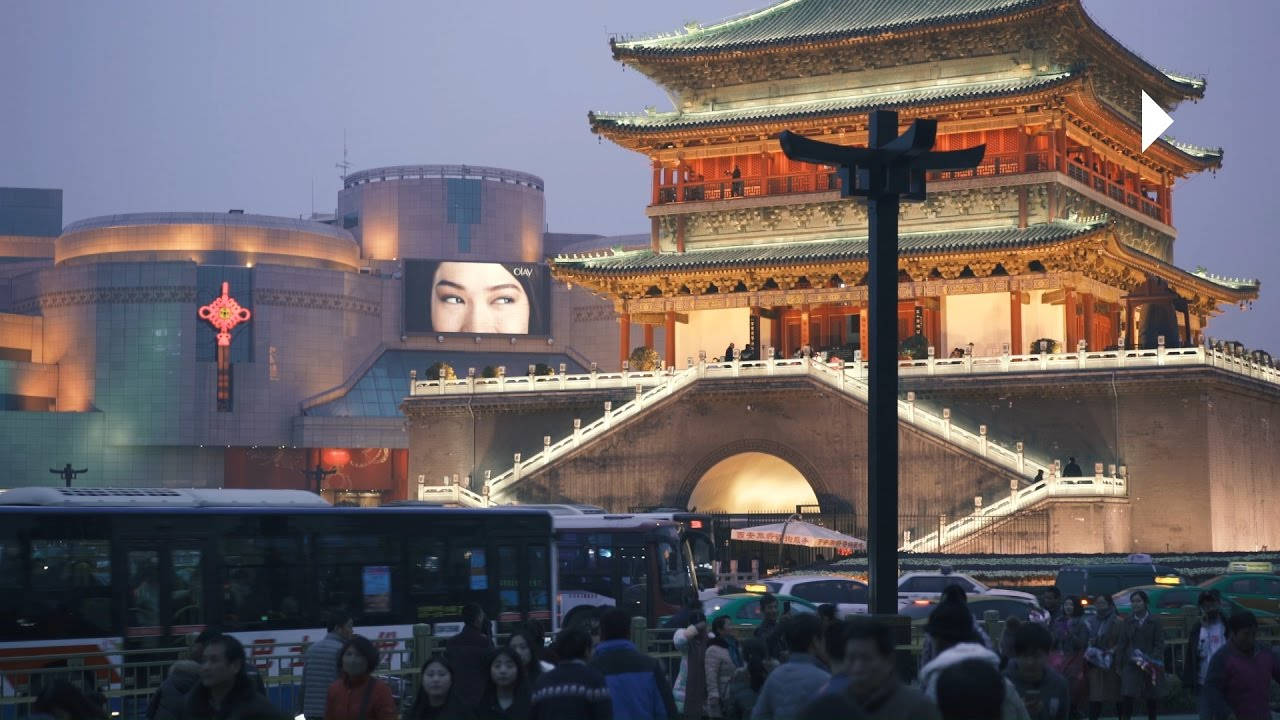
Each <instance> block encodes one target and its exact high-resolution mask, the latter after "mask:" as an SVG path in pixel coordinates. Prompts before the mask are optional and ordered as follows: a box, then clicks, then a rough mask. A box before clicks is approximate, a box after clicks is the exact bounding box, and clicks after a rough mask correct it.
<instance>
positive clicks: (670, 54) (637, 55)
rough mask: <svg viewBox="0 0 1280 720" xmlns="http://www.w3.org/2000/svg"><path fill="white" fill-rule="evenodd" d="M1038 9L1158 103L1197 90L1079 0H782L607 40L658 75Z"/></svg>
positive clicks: (624, 58) (1001, 19)
mask: <svg viewBox="0 0 1280 720" xmlns="http://www.w3.org/2000/svg"><path fill="white" fill-rule="evenodd" d="M1036 15H1044V16H1046V17H1049V18H1051V19H1052V20H1053V21H1054V22H1062V23H1066V24H1068V25H1069V26H1072V27H1075V28H1078V29H1079V30H1081V31H1083V34H1084V35H1086V36H1087V37H1086V38H1085V39H1086V40H1087V41H1088V42H1089V45H1090V47H1091V48H1092V49H1093V50H1095V51H1096V52H1098V53H1101V54H1105V55H1107V56H1110V57H1111V58H1112V59H1115V60H1119V61H1121V62H1123V63H1124V64H1125V65H1126V66H1127V69H1128V70H1129V71H1130V72H1133V73H1137V74H1139V75H1141V76H1142V77H1143V78H1144V79H1146V80H1147V81H1148V82H1152V83H1156V84H1157V86H1158V87H1157V88H1153V90H1154V91H1155V92H1154V93H1153V97H1154V95H1155V94H1159V95H1161V96H1162V97H1156V98H1155V99H1156V100H1157V102H1161V104H1164V105H1166V108H1169V107H1171V106H1172V105H1173V104H1176V102H1177V99H1192V98H1199V97H1202V96H1203V95H1204V88H1205V81H1204V79H1203V78H1197V77H1192V76H1188V75H1185V74H1181V73H1174V72H1170V71H1166V70H1162V69H1160V68H1158V67H1156V66H1154V65H1152V64H1151V63H1149V62H1147V61H1146V60H1144V59H1143V58H1142V57H1140V56H1139V55H1137V54H1136V53H1134V52H1133V51H1131V50H1129V49H1128V48H1126V47H1125V46H1124V45H1122V44H1121V43H1119V42H1118V41H1116V39H1115V38H1113V37H1111V36H1110V35H1109V34H1107V32H1106V31H1104V30H1103V29H1102V28H1101V27H1099V26H1098V25H1097V23H1095V22H1093V20H1092V19H1091V18H1089V16H1088V14H1087V13H1085V12H1084V8H1083V7H1082V5H1081V3H1080V0H784V1H783V2H778V3H776V4H774V5H771V6H769V7H767V8H765V9H763V10H759V11H756V12H750V13H746V14H743V15H739V16H737V17H734V18H730V19H728V20H725V21H722V22H718V23H715V24H713V25H708V26H706V27H701V26H699V25H696V24H691V25H689V26H687V27H686V28H685V30H684V31H683V32H676V33H666V34H661V35H652V36H647V37H640V38H635V39H628V40H622V41H617V40H615V41H614V42H612V43H611V44H612V46H613V54H614V58H616V59H617V60H619V61H621V62H624V63H626V64H628V65H632V66H633V67H635V68H636V69H638V70H640V71H641V72H644V73H645V74H647V75H650V76H651V77H653V78H654V79H655V80H657V81H658V82H663V75H664V73H663V72H662V70H661V66H662V65H664V64H665V65H670V64H672V63H674V62H679V61H681V60H688V59H693V58H697V59H703V60H705V59H707V58H708V57H712V56H724V55H730V54H733V55H738V56H741V55H743V54H744V53H752V52H758V51H768V50H773V49H777V48H783V47H794V46H812V47H818V46H826V45H832V44H840V43H849V42H866V41H876V40H880V39H888V38H893V37H901V36H903V35H906V34H922V33H928V32H935V31H945V30H950V29H959V28H964V27H978V26H981V25H983V24H990V23H993V22H996V23H1008V22H1009V21H1011V20H1018V19H1024V18H1031V17H1033V16H1036Z"/></svg>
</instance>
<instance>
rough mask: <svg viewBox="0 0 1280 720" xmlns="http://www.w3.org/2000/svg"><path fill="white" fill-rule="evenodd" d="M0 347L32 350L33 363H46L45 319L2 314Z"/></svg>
mask: <svg viewBox="0 0 1280 720" xmlns="http://www.w3.org/2000/svg"><path fill="white" fill-rule="evenodd" d="M0 347H3V348H13V349H15V350H30V351H31V362H33V363H42V362H44V318H42V317H40V316H39V315H13V314H10V313H0Z"/></svg>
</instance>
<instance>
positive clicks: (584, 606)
mask: <svg viewBox="0 0 1280 720" xmlns="http://www.w3.org/2000/svg"><path fill="white" fill-rule="evenodd" d="M552 520H553V523H554V526H555V536H556V577H555V584H556V587H557V588H558V594H557V603H556V617H557V620H558V621H559V624H561V625H565V626H567V625H572V624H574V623H575V622H576V620H577V617H578V616H579V615H580V614H582V613H591V612H597V611H598V610H599V609H600V608H603V607H611V606H612V607H620V608H622V609H624V610H626V611H627V612H628V614H630V615H631V616H633V617H635V616H643V617H644V618H646V619H647V620H648V622H649V625H650V627H655V626H657V624H658V623H659V622H660V621H662V620H663V619H665V618H666V617H668V616H670V615H672V614H674V613H675V612H676V611H677V610H679V609H680V606H681V603H682V602H683V601H684V599H685V598H686V597H688V596H689V595H690V594H691V593H696V592H697V580H696V578H695V574H694V568H693V562H692V558H691V556H690V554H689V551H688V549H687V546H686V544H685V542H684V540H683V539H682V538H681V533H680V526H679V524H677V523H675V522H673V521H671V520H667V519H661V518H655V517H647V516H645V515H631V514H622V515H609V514H598V513H562V514H557V515H553V516H552Z"/></svg>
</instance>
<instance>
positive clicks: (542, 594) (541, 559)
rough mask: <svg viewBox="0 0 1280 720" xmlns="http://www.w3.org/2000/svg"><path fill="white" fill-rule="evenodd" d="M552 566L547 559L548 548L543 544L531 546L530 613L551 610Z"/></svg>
mask: <svg viewBox="0 0 1280 720" xmlns="http://www.w3.org/2000/svg"><path fill="white" fill-rule="evenodd" d="M549 570H550V567H549V562H548V560H547V548H545V547H543V546H541V545H530V546H529V613H530V614H531V615H534V616H537V615H538V614H539V613H545V614H547V617H549V614H550V612H551V593H550V591H549V586H550V578H549V577H548V576H549V575H550V573H549Z"/></svg>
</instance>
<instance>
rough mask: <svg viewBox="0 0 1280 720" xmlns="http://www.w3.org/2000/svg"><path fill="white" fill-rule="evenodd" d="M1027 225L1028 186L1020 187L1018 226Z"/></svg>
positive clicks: (1020, 227)
mask: <svg viewBox="0 0 1280 720" xmlns="http://www.w3.org/2000/svg"><path fill="white" fill-rule="evenodd" d="M1026 227H1027V186H1026V185H1023V186H1022V187H1020V188H1018V228H1019V229H1025V228H1026Z"/></svg>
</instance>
